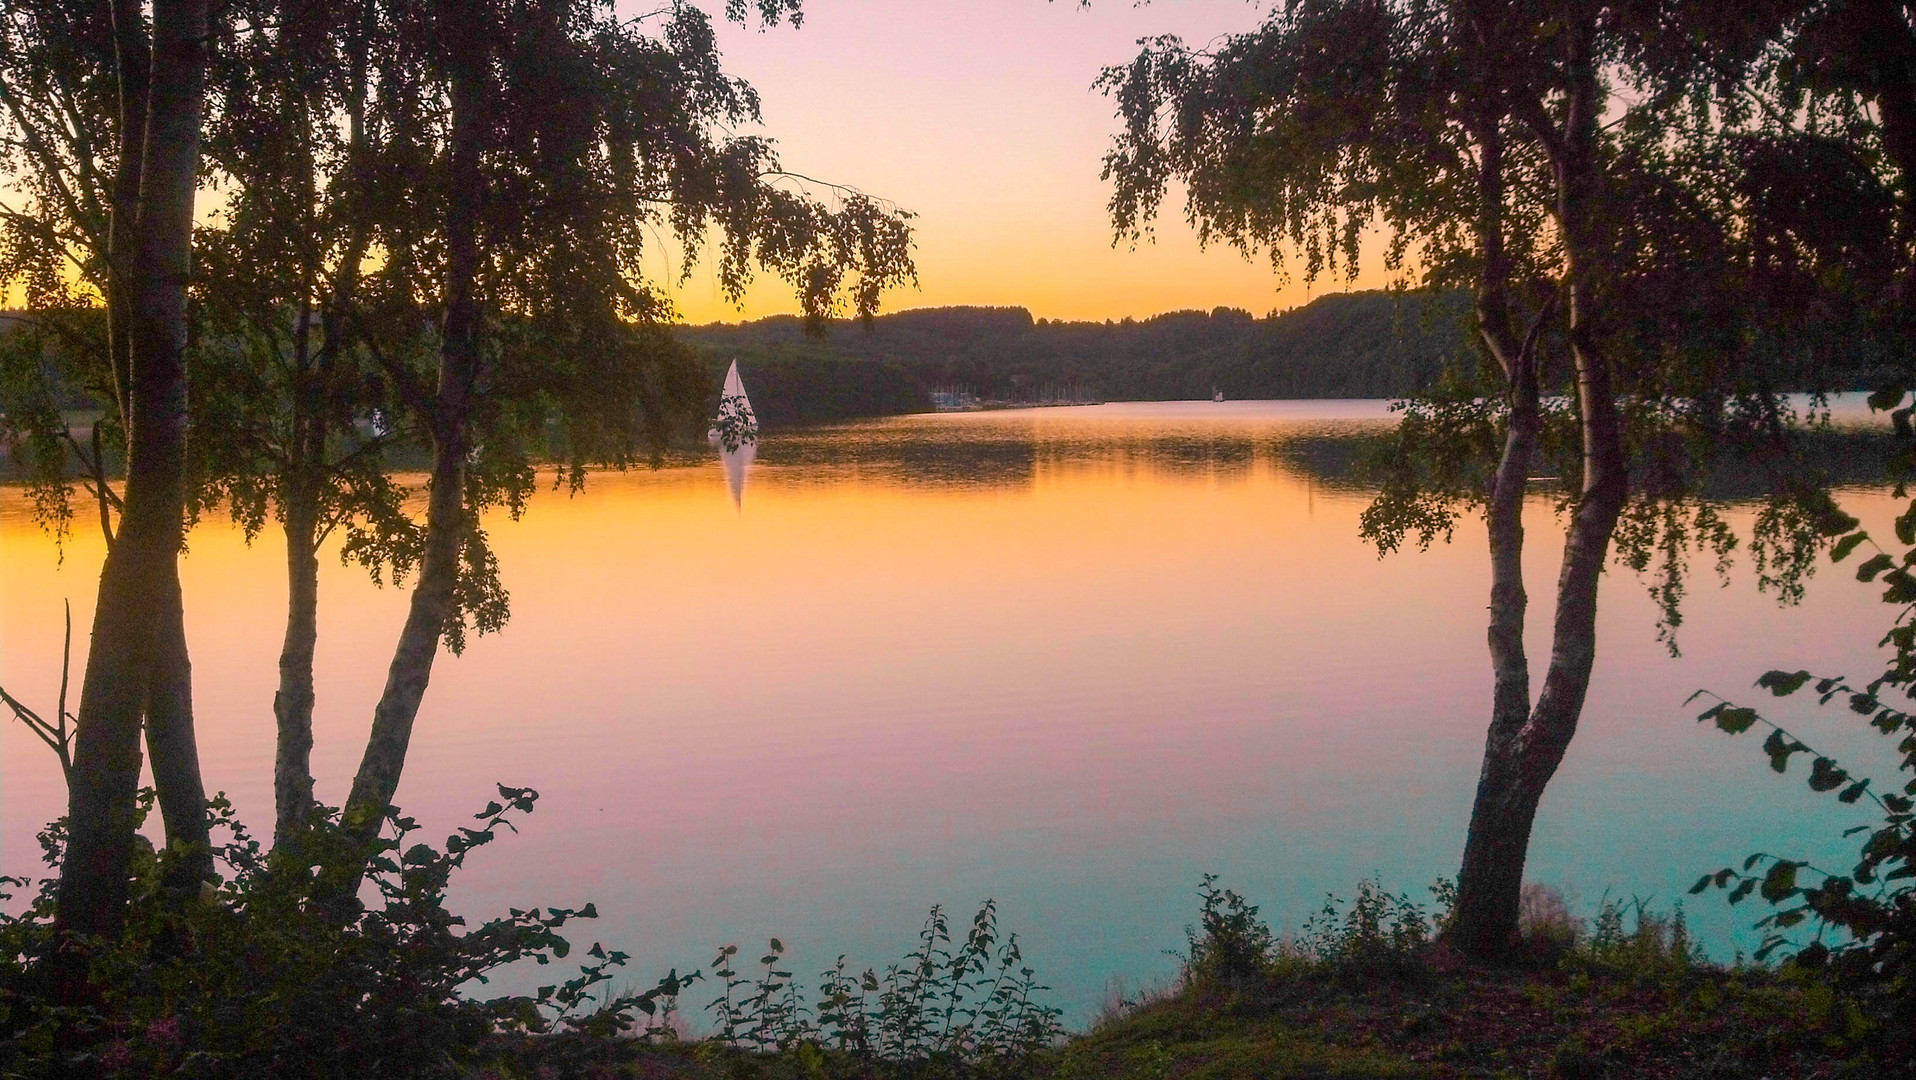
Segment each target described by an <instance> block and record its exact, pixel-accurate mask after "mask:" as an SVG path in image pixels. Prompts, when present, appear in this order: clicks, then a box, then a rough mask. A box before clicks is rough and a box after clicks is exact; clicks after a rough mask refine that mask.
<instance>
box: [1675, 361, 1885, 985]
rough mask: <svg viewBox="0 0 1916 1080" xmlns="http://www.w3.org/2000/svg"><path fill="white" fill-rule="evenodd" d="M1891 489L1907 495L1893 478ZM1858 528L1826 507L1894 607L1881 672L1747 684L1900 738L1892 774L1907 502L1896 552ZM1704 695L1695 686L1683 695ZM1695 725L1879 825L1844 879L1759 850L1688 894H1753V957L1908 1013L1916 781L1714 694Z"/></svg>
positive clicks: (1783, 675)
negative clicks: (1868, 551)
mask: <svg viewBox="0 0 1916 1080" xmlns="http://www.w3.org/2000/svg"><path fill="white" fill-rule="evenodd" d="M1905 396H1906V393H1905V391H1903V390H1902V389H1900V388H1889V389H1888V390H1885V391H1883V392H1880V393H1879V394H1877V395H1876V396H1875V397H1873V398H1872V402H1871V404H1872V406H1873V407H1877V408H1880V409H1885V410H1893V409H1895V408H1896V407H1897V406H1899V405H1901V404H1902V401H1903V399H1904V397H1905ZM1903 454H1904V456H1903V458H1902V459H1901V460H1900V461H1899V462H1898V463H1897V467H1898V468H1899V469H1907V468H1908V467H1909V462H1911V461H1912V460H1916V449H1908V448H1906V449H1905V450H1904V452H1903ZM1899 475H1907V474H1906V473H1902V474H1899ZM1898 494H1899V496H1901V495H1904V494H1906V493H1905V492H1904V490H1903V488H1902V486H1901V484H1900V483H1899V486H1898ZM1857 524H1858V522H1857V521H1856V519H1854V518H1852V517H1849V516H1848V515H1846V514H1842V513H1841V512H1840V511H1838V510H1835V509H1834V508H1833V507H1832V508H1831V510H1830V511H1829V513H1828V514H1827V515H1826V520H1825V521H1824V522H1823V524H1822V525H1821V528H1822V529H1823V530H1824V531H1825V532H1826V533H1828V534H1831V535H1840V536H1842V539H1840V540H1838V541H1836V543H1835V544H1834V545H1833V546H1832V547H1831V549H1830V556H1831V560H1832V561H1834V562H1842V561H1844V560H1845V559H1848V558H1849V557H1850V556H1852V555H1854V554H1855V553H1857V552H1858V551H1859V550H1861V549H1863V548H1864V547H1865V546H1868V547H1870V548H1874V549H1875V550H1874V553H1873V554H1872V555H1870V557H1869V558H1867V559H1864V560H1862V562H1861V564H1860V565H1859V566H1858V567H1857V569H1856V579H1857V580H1858V581H1859V582H1863V583H1877V584H1880V585H1881V586H1882V587H1883V589H1882V594H1881V595H1882V600H1883V602H1884V603H1886V604H1889V605H1890V606H1891V608H1892V611H1893V612H1894V614H1893V616H1892V618H1891V625H1890V629H1889V631H1888V633H1887V634H1885V635H1884V636H1883V638H1882V639H1881V641H1880V642H1879V643H1878V647H1879V648H1883V649H1887V651H1888V662H1887V664H1886V665H1885V667H1884V669H1883V670H1882V673H1881V674H1879V675H1877V676H1876V677H1875V678H1873V679H1871V680H1869V681H1867V682H1860V683H1859V682H1855V681H1852V680H1850V679H1849V678H1848V677H1847V676H1842V675H1835V676H1823V677H1818V676H1816V675H1813V674H1812V673H1811V672H1810V671H1808V670H1802V669H1799V670H1795V671H1787V670H1780V669H1779V670H1773V671H1769V672H1765V673H1764V674H1763V675H1762V676H1761V677H1759V678H1758V679H1757V681H1756V685H1757V686H1758V687H1759V688H1761V689H1764V690H1767V691H1769V692H1770V694H1771V695H1773V696H1774V697H1777V698H1788V697H1793V696H1796V695H1798V694H1804V693H1809V694H1813V695H1814V696H1815V698H1816V704H1817V706H1819V707H1821V708H1823V709H1830V710H1833V709H1835V708H1839V707H1840V708H1841V709H1843V710H1845V711H1847V712H1848V713H1849V714H1850V715H1852V716H1854V717H1856V718H1858V719H1860V720H1862V721H1863V722H1865V723H1867V724H1868V725H1869V727H1870V728H1871V729H1873V730H1874V731H1876V732H1877V733H1879V734H1882V735H1885V736H1888V737H1890V738H1896V739H1898V740H1899V741H1898V742H1897V744H1896V748H1895V754H1896V755H1897V756H1898V757H1899V759H1900V760H1899V761H1898V762H1897V771H1898V772H1899V773H1901V772H1916V713H1913V712H1912V711H1910V710H1909V709H1906V708H1899V707H1897V706H1896V705H1895V704H1893V703H1892V702H1893V701H1894V700H1895V696H1896V695H1900V696H1901V697H1902V698H1904V699H1907V698H1910V697H1916V578H1912V577H1911V575H1910V573H1909V569H1908V568H1909V567H1910V566H1912V565H1916V503H1912V504H1911V508H1910V510H1909V511H1908V512H1906V513H1904V514H1903V515H1902V516H1900V517H1898V518H1897V519H1896V523H1895V530H1896V541H1897V543H1898V544H1899V545H1900V546H1901V547H1902V548H1903V550H1902V551H1901V553H1900V554H1893V553H1892V552H1890V551H1887V550H1884V549H1883V548H1882V547H1881V546H1880V545H1879V544H1878V543H1877V541H1876V540H1875V539H1874V538H1872V537H1871V536H1869V535H1868V534H1867V533H1865V532H1862V531H1860V530H1858V529H1857ZM1705 693H1706V692H1705V691H1698V692H1697V694H1693V695H1691V700H1695V699H1696V697H1698V696H1702V695H1704V694H1705ZM1711 696H1714V695H1711ZM1698 719H1699V720H1703V721H1714V722H1715V723H1716V726H1717V727H1718V728H1719V729H1720V730H1722V731H1724V732H1727V733H1729V734H1732V735H1738V734H1742V733H1743V732H1746V731H1749V730H1750V729H1752V728H1754V727H1756V726H1757V725H1758V724H1761V725H1762V726H1763V727H1765V728H1767V729H1768V732H1769V734H1768V735H1767V736H1766V737H1765V739H1764V740H1763V745H1762V750H1763V753H1764V754H1766V755H1767V756H1768V758H1769V762H1770V767H1771V768H1772V769H1773V770H1774V771H1776V772H1777V773H1779V774H1782V773H1786V772H1788V770H1789V766H1790V761H1791V759H1792V758H1793V757H1795V756H1796V755H1798V754H1804V755H1807V756H1808V757H1809V760H1810V765H1809V770H1808V775H1807V777H1806V778H1805V780H1806V782H1807V784H1808V786H1809V788H1810V790H1812V791H1815V792H1817V793H1819V794H1834V795H1835V797H1836V799H1837V801H1838V802H1840V803H1844V804H1860V803H1862V802H1863V800H1865V799H1867V800H1869V804H1870V805H1871V806H1873V807H1874V809H1875V810H1876V811H1877V813H1878V814H1879V816H1880V824H1877V825H1870V826H1858V827H1855V828H1853V829H1850V830H1848V832H1846V833H1845V835H1848V836H1861V838H1862V842H1861V844H1860V846H1859V849H1858V852H1857V861H1856V863H1855V865H1854V866H1853V867H1851V868H1850V869H1849V870H1848V871H1846V872H1839V871H1830V870H1824V869H1822V868H1819V867H1816V866H1812V865H1811V864H1809V863H1807V862H1803V861H1801V860H1795V859H1789V858H1785V857H1783V856H1780V855H1774V854H1771V853H1768V852H1758V853H1756V854H1753V855H1751V856H1750V857H1749V858H1747V859H1745V860H1744V862H1743V864H1742V866H1741V868H1740V869H1739V868H1736V867H1724V868H1722V869H1721V870H1718V871H1717V872H1715V873H1714V874H1705V875H1703V876H1702V877H1701V878H1699V879H1698V880H1697V883H1696V885H1695V886H1693V887H1692V889H1691V890H1690V891H1691V892H1693V893H1701V892H1704V891H1706V890H1708V889H1710V888H1712V887H1714V888H1716V889H1719V890H1723V891H1725V892H1726V893H1727V897H1728V900H1729V902H1730V903H1731V904H1737V903H1740V902H1742V901H1743V900H1744V899H1746V898H1748V897H1749V896H1750V895H1751V894H1752V893H1755V894H1757V895H1760V896H1761V897H1762V899H1763V900H1764V901H1766V902H1767V903H1769V904H1770V905H1771V908H1772V910H1771V912H1770V914H1768V915H1766V916H1765V917H1763V918H1762V919H1761V920H1759V922H1758V924H1757V925H1758V926H1759V927H1762V928H1765V929H1767V930H1768V931H1769V934H1768V935H1767V936H1766V938H1765V940H1764V942H1763V945H1762V947H1761V948H1760V949H1759V950H1758V952H1757V956H1758V958H1763V957H1767V956H1769V955H1771V954H1773V953H1777V952H1779V951H1784V952H1788V953H1790V954H1793V956H1794V958H1795V959H1796V961H1797V962H1798V963H1800V964H1805V965H1810V966H1822V965H1825V964H1827V965H1830V966H1831V967H1832V968H1833V969H1834V970H1835V971H1836V972H1838V973H1839V974H1840V975H1841V976H1842V977H1843V978H1845V979H1849V980H1853V981H1857V982H1862V983H1868V984H1874V985H1878V986H1881V987H1883V988H1884V989H1885V990H1886V992H1887V993H1889V994H1890V995H1891V996H1892V997H1894V998H1896V999H1898V1000H1899V1001H1900V1002H1901V1008H1902V1009H1903V1010H1904V1012H1905V1014H1907V1015H1909V1016H1916V815H1913V814H1912V810H1916V779H1911V780H1909V781H1908V782H1906V783H1904V784H1902V785H1901V789H1900V791H1898V790H1896V789H1895V785H1884V784H1881V783H1878V782H1877V781H1876V780H1875V779H1874V778H1872V777H1870V776H1867V775H1862V774H1860V773H1857V772H1853V771H1852V770H1851V769H1850V768H1849V767H1846V766H1844V765H1843V764H1841V763H1840V762H1838V761H1837V760H1836V759H1835V758H1833V757H1831V756H1829V755H1826V754H1823V753H1820V752H1818V751H1816V750H1815V749H1813V748H1812V747H1811V746H1810V745H1809V744H1808V743H1806V742H1804V741H1803V740H1802V739H1800V738H1798V737H1797V736H1796V735H1795V734H1793V733H1792V732H1790V731H1789V730H1788V729H1786V728H1783V727H1781V726H1779V725H1778V724H1776V723H1774V722H1772V721H1771V720H1769V719H1768V718H1766V717H1764V716H1762V715H1760V714H1759V713H1758V712H1757V711H1756V710H1755V709H1753V708H1748V707H1741V706H1736V705H1734V704H1732V703H1731V702H1729V701H1727V700H1724V699H1721V698H1718V700H1717V702H1716V703H1715V704H1713V705H1711V706H1710V707H1709V708H1708V709H1705V710H1704V711H1703V712H1702V713H1701V714H1699V716H1698ZM1805 924H1809V925H1812V926H1813V927H1814V928H1815V929H1816V931H1817V933H1816V935H1815V937H1814V939H1813V940H1811V941H1809V942H1808V943H1803V942H1799V941H1797V940H1795V939H1794V938H1793V937H1792V936H1791V934H1790V933H1789V931H1791V930H1792V929H1793V928H1795V927H1798V926H1803V925H1805ZM1826 938H1827V939H1829V940H1826Z"/></svg>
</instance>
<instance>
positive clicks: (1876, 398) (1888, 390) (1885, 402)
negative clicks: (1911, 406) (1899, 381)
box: [1869, 386, 1908, 412]
mask: <svg viewBox="0 0 1916 1080" xmlns="http://www.w3.org/2000/svg"><path fill="white" fill-rule="evenodd" d="M1907 393H1908V391H1907V390H1904V389H1903V388H1902V387H1900V386H1880V387H1877V388H1876V390H1875V391H1874V392H1872V393H1871V394H1870V395H1869V407H1870V410H1871V411H1872V412H1888V411H1890V410H1891V409H1894V408H1895V407H1896V406H1898V405H1900V404H1902V402H1903V395H1905V394H1907Z"/></svg>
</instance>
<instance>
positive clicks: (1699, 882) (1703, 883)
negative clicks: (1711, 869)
mask: <svg viewBox="0 0 1916 1080" xmlns="http://www.w3.org/2000/svg"><path fill="white" fill-rule="evenodd" d="M1714 880H1716V875H1715V874H1705V875H1703V876H1702V877H1700V878H1697V879H1696V884H1695V885H1692V886H1690V895H1691V896H1695V895H1697V894H1698V893H1700V892H1703V891H1704V890H1706V889H1708V888H1709V887H1710V882H1712V881H1714Z"/></svg>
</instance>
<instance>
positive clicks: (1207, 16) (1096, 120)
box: [621, 0, 1387, 323]
mask: <svg viewBox="0 0 1916 1080" xmlns="http://www.w3.org/2000/svg"><path fill="white" fill-rule="evenodd" d="M642 2H643V0H621V7H622V8H625V7H626V6H628V5H631V6H632V7H633V9H634V10H636V7H637V3H642ZM717 6H718V4H717V3H716V0H714V2H713V3H711V4H709V5H708V8H716V7H717ZM1266 9H1267V5H1266V4H1262V3H1252V2H1249V0H1159V2H1157V3H1154V4H1147V5H1145V6H1142V7H1137V6H1134V5H1133V3H1132V0H1097V2H1094V3H1093V4H1092V5H1091V6H1090V7H1089V8H1083V7H1080V6H1079V5H1078V4H1077V3H1076V2H1075V0H1053V2H1047V0H807V3H806V4H805V21H804V25H803V27H802V28H801V29H799V30H793V29H791V28H790V27H779V28H777V29H774V30H770V31H760V30H758V29H757V28H756V27H754V28H752V29H741V28H739V27H736V26H730V25H728V26H726V27H725V29H724V30H723V31H722V37H721V48H722V49H723V50H724V53H725V63H726V67H727V69H728V70H730V71H731V72H732V73H733V74H734V75H737V76H740V77H742V78H744V79H746V80H748V81H749V82H751V83H752V84H753V86H755V87H756V88H757V89H758V91H759V93H760V94H761V96H762V97H763V101H764V111H765V134H767V135H769V136H771V137H772V138H774V139H776V140H777V141H778V143H779V146H780V147H781V151H782V154H783V157H784V164H785V167H786V168H787V169H790V170H793V171H796V172H801V173H804V174H806V175H809V176H815V177H819V178H821V179H825V180H829V181H831V182H834V183H842V184H847V185H850V186H852V187H856V188H858V189H859V190H861V191H864V192H867V193H868V194H871V195H875V196H879V197H882V198H885V199H889V200H892V201H893V202H895V203H897V204H898V205H900V206H902V207H904V208H905V209H907V210H911V211H913V212H915V213H916V214H918V220H917V223H916V224H917V230H918V252H917V260H918V269H919V276H920V278H921V281H922V288H921V289H920V290H918V291H912V290H909V289H906V290H899V291H896V292H893V293H891V294H890V295H888V296H887V297H886V299H885V308H886V310H893V311H895V310H899V309H901V308H912V307H930V306H942V305H948V304H990V305H1020V306H1023V307H1027V308H1030V309H1031V312H1032V314H1033V315H1035V316H1038V317H1047V318H1067V319H1100V320H1101V319H1107V318H1122V317H1124V316H1127V315H1131V316H1146V315H1152V314H1156V313H1158V312H1162V311H1171V310H1176V309H1179V308H1206V309H1208V308H1212V307H1216V306H1218V305H1229V306H1233V307H1241V308H1245V309H1247V310H1249V311H1251V312H1253V313H1255V314H1259V315H1262V314H1264V313H1266V312H1269V311H1271V310H1273V309H1275V308H1286V307H1291V306H1294V305H1296V304H1301V303H1304V302H1306V301H1307V300H1309V299H1310V298H1311V297H1312V296H1313V295H1322V294H1323V293H1324V292H1327V291H1335V290H1339V289H1342V288H1343V287H1344V285H1343V283H1342V281H1341V280H1340V281H1322V280H1320V281H1319V282H1317V283H1316V285H1315V286H1314V287H1310V288H1307V287H1306V286H1305V285H1304V284H1303V283H1301V282H1292V283H1291V284H1289V285H1288V286H1286V287H1284V288H1282V289H1280V288H1279V287H1278V281H1277V278H1276V277H1275V276H1274V275H1273V274H1272V272H1271V268H1270V264H1269V262H1268V261H1267V260H1265V259H1264V258H1263V257H1261V256H1260V257H1258V258H1256V259H1253V260H1248V261H1247V260H1246V259H1245V258H1244V257H1243V256H1242V255H1240V254H1238V253H1237V252H1234V251H1231V250H1228V249H1214V250H1211V251H1199V249H1198V245H1197V241H1196V239H1195V237H1194V235H1193V234H1192V231H1191V230H1190V229H1189V228H1188V227H1187V226H1186V225H1185V224H1184V222H1183V215H1182V202H1181V201H1179V202H1178V203H1177V204H1176V205H1174V206H1171V207H1170V208H1169V209H1170V211H1171V213H1170V214H1169V220H1166V221H1164V222H1162V223H1161V225H1160V228H1159V234H1158V238H1157V241H1156V243H1155V244H1149V243H1147V244H1143V245H1140V246H1139V247H1138V248H1137V249H1136V250H1131V249H1130V248H1129V247H1128V246H1126V245H1119V246H1118V247H1116V248H1114V247H1113V246H1112V243H1111V227H1110V222H1109V219H1108V217H1107V215H1106V211H1105V204H1106V201H1107V200H1108V198H1109V196H1110V188H1109V185H1108V184H1106V183H1105V182H1103V181H1101V180H1100V179H1099V176H1098V174H1099V171H1100V169H1101V167H1102V161H1103V156H1104V153H1105V150H1106V149H1107V148H1108V146H1109V144H1110V139H1111V135H1112V133H1113V132H1115V131H1116V130H1117V120H1116V118H1115V116H1114V111H1115V110H1114V106H1113V104H1112V102H1110V101H1109V100H1107V99H1106V98H1104V97H1103V96H1102V95H1100V94H1098V93H1096V92H1095V91H1093V90H1092V89H1091V83H1092V80H1093V79H1095V78H1096V77H1097V74H1098V72H1099V70H1100V69H1101V68H1103V67H1104V66H1106V65H1109V64H1116V63H1123V62H1125V61H1128V60H1130V59H1131V58H1133V57H1134V56H1136V55H1137V52H1138V47H1137V40H1138V39H1139V38H1140V37H1145V36H1150V35H1157V34H1167V33H1174V34H1178V35H1180V36H1182V37H1183V38H1184V39H1185V40H1187V41H1191V42H1205V41H1209V40H1211V39H1213V38H1215V37H1217V36H1218V35H1220V34H1226V33H1231V32H1236V31H1243V30H1248V29H1250V28H1252V27H1254V26H1256V25H1257V24H1258V22H1259V21H1260V20H1261V18H1262V17H1263V13H1264V11H1265V10H1266ZM678 270H679V267H678V266H677V265H675V264H670V263H669V262H668V260H667V259H666V258H664V256H663V253H661V257H660V259H659V265H658V266H657V267H655V268H654V269H653V271H652V274H653V276H654V277H655V278H656V279H658V280H661V281H667V280H670V281H676V279H677V274H678ZM1367 270H1368V271H1369V272H1368V273H1367V275H1366V276H1365V277H1364V278H1362V279H1360V283H1361V284H1366V285H1381V284H1384V283H1385V281H1386V280H1387V279H1386V277H1385V275H1384V274H1383V272H1382V270H1381V268H1367ZM676 299H677V302H678V305H679V311H680V314H681V316H682V317H683V318H684V319H685V320H686V321H688V322H693V323H702V322H710V321H714V320H723V321H727V322H734V321H738V320H739V319H741V318H756V317H758V316H762V315H769V314H774V313H779V312H789V311H793V310H796V305H795V304H794V303H793V301H792V299H791V296H790V292H789V290H788V289H786V288H785V287H784V286H783V285H782V284H781V283H778V282H776V281H764V282H760V283H759V284H758V286H757V287H756V288H755V289H754V290H753V291H752V293H751V294H750V295H749V296H748V297H747V298H746V303H745V305H744V307H743V308H742V309H740V308H738V307H734V306H732V305H730V304H728V303H727V302H726V301H725V299H724V297H723V296H722V295H721V294H720V292H719V290H718V287H717V285H716V283H715V282H714V281H713V279H712V277H711V276H710V275H707V274H697V275H695V276H694V278H693V279H692V281H691V282H690V283H689V284H688V285H687V286H686V287H685V288H683V289H681V290H679V291H678V292H677V294H676Z"/></svg>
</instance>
